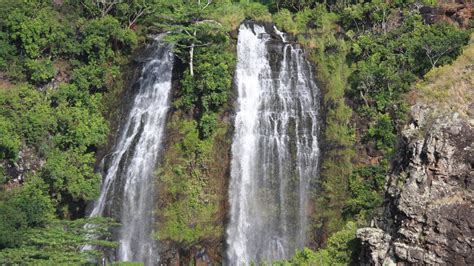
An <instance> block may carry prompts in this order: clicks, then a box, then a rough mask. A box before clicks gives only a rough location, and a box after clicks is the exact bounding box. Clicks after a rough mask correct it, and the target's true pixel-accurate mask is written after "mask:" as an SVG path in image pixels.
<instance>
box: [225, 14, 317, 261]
mask: <svg viewBox="0 0 474 266" xmlns="http://www.w3.org/2000/svg"><path fill="white" fill-rule="evenodd" d="M273 33H275V34H274V36H275V35H276V36H280V38H281V39H282V40H277V39H276V37H272V36H271V35H270V34H269V33H267V32H266V30H265V28H264V27H263V26H260V25H257V24H250V23H244V24H243V25H241V27H240V29H239V37H238V43H237V56H238V62H237V69H236V81H235V82H236V86H237V89H238V94H239V95H238V110H237V114H236V118H235V133H234V138H233V144H232V162H231V182H230V188H229V197H230V199H229V200H230V205H231V210H230V223H229V226H228V229H227V245H228V249H227V259H228V263H229V264H230V265H242V264H243V265H248V264H250V263H252V262H255V263H257V264H258V263H260V262H262V261H266V262H271V261H274V260H278V259H284V258H289V257H290V256H292V255H293V254H294V252H295V250H297V249H301V248H302V247H304V245H305V244H306V240H307V239H306V234H307V229H308V225H307V217H308V215H309V214H308V213H307V212H308V209H309V208H310V206H309V197H310V195H309V192H308V191H309V187H310V184H311V181H312V180H314V179H315V178H317V176H318V157H319V148H318V132H319V126H318V110H319V90H318V88H317V86H316V84H315V81H314V76H313V74H312V69H311V66H310V64H309V63H308V62H307V61H306V60H305V58H304V55H303V51H302V49H301V48H300V47H299V46H298V45H297V44H294V43H287V42H285V38H284V36H283V34H282V33H281V32H279V31H275V30H274V32H273Z"/></svg>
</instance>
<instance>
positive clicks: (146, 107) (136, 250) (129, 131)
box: [91, 41, 173, 265]
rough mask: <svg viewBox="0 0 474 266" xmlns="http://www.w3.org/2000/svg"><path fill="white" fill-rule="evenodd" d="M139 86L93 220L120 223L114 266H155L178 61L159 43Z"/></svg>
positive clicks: (108, 165) (111, 156)
mask: <svg viewBox="0 0 474 266" xmlns="http://www.w3.org/2000/svg"><path fill="white" fill-rule="evenodd" d="M150 49H151V53H150V57H149V58H148V59H147V61H146V62H145V64H144V66H143V69H142V72H141V77H140V79H139V80H138V85H139V86H138V92H136V95H135V96H134V98H133V99H131V100H132V101H133V102H132V103H131V110H130V112H129V114H128V116H127V118H126V120H125V121H124V123H123V124H122V126H121V128H120V131H119V135H118V140H117V141H116V143H115V146H114V148H113V152H112V153H111V154H109V155H108V156H107V158H106V159H104V165H105V166H104V168H105V172H104V181H103V184H102V189H101V194H100V197H99V199H98V200H97V202H96V203H95V205H94V208H93V210H92V212H91V216H98V215H103V216H111V217H115V218H117V219H118V220H119V222H120V223H121V227H120V229H118V230H117V232H116V234H115V236H114V237H115V238H116V240H118V242H119V247H118V249H117V250H116V252H115V254H113V255H111V258H110V259H111V260H116V261H140V262H144V263H145V264H147V265H153V264H156V261H157V260H158V255H157V252H156V247H155V245H156V244H155V241H154V240H153V239H152V232H153V226H154V218H153V208H154V204H153V202H154V189H153V187H154V181H153V180H154V178H153V171H154V169H155V165H156V163H157V160H158V156H159V154H160V150H161V149H162V138H163V132H164V129H165V123H166V118H167V113H168V109H169V97H170V90H171V75H172V68H173V55H172V52H171V47H170V45H167V44H163V43H160V42H159V41H155V42H154V44H153V45H152V47H151V48H150Z"/></svg>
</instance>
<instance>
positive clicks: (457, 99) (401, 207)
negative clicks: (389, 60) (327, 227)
mask: <svg viewBox="0 0 474 266" xmlns="http://www.w3.org/2000/svg"><path fill="white" fill-rule="evenodd" d="M473 39H474V38H473ZM473 58H474V46H473V42H472V41H471V45H470V46H468V47H467V48H466V49H465V53H464V55H463V56H461V57H460V58H459V59H458V60H457V61H456V62H455V63H453V65H452V66H446V67H443V68H440V69H439V70H436V71H437V72H435V73H433V75H431V78H432V80H431V81H430V80H428V81H426V82H425V84H421V86H420V87H424V88H426V89H425V90H424V91H423V90H420V92H419V93H420V94H424V95H422V96H420V99H417V101H416V102H417V103H416V104H415V105H414V106H413V107H412V112H411V115H412V121H411V123H409V125H407V127H406V128H405V129H404V131H403V133H402V137H403V141H402V144H401V148H400V154H399V156H398V157H399V160H398V161H396V162H395V163H394V168H393V171H392V174H391V175H389V176H388V177H387V183H386V195H385V203H384V206H383V214H382V215H381V216H380V217H378V218H377V219H376V220H374V226H375V228H362V229H359V230H358V231H357V237H358V238H359V239H360V240H361V242H362V250H361V255H360V261H361V262H362V263H367V264H374V265H390V264H395V263H408V264H429V265H433V264H434V265H440V264H441V265H444V264H448V265H474V249H473V247H474V112H472V110H474V103H473V99H474V97H473V96H474V67H473V65H472V62H474V61H472V60H474V59H473ZM430 93H443V97H434V96H433V95H431V96H429V95H430Z"/></svg>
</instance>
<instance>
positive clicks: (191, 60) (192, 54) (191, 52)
mask: <svg viewBox="0 0 474 266" xmlns="http://www.w3.org/2000/svg"><path fill="white" fill-rule="evenodd" d="M193 36H194V37H196V31H194V32H193ZM193 56H194V40H193V42H192V43H191V48H190V49H189V73H190V74H191V77H194V67H193Z"/></svg>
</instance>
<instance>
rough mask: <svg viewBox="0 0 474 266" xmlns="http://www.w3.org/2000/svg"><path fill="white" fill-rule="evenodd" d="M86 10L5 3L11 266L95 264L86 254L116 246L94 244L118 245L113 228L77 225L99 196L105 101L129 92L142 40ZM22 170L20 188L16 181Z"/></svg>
mask: <svg viewBox="0 0 474 266" xmlns="http://www.w3.org/2000/svg"><path fill="white" fill-rule="evenodd" d="M81 2H82V1H81ZM86 2H87V1H86ZM92 2H94V1H90V3H92ZM85 4H86V5H87V3H85ZM86 5H83V4H82V3H80V2H79V1H77V2H76V1H65V2H64V3H58V4H54V3H53V1H42V0H37V1H13V0H1V1H0V8H1V9H2V11H3V12H2V14H1V15H0V29H1V34H0V46H1V48H2V49H1V50H2V51H1V52H0V75H1V77H2V79H4V80H8V82H7V83H5V84H6V85H3V83H2V85H1V86H2V87H0V106H1V108H0V168H1V171H0V174H1V175H2V176H1V182H2V183H1V184H0V186H1V189H0V263H1V264H21V263H27V264H71V263H72V264H77V263H85V262H87V261H90V260H91V259H92V260H93V259H96V258H99V257H100V256H102V254H101V253H102V252H98V251H91V252H80V249H81V246H83V245H85V244H94V245H98V246H104V247H110V246H114V245H115V244H114V243H112V242H109V241H100V240H92V239H91V240H89V239H88V238H89V236H90V235H96V236H98V237H99V239H100V238H101V237H105V236H106V235H108V228H109V227H110V226H113V225H114V223H112V222H111V221H108V220H100V221H99V220H97V221H95V220H74V221H69V220H68V219H70V218H78V217H80V216H82V215H83V212H84V207H85V203H86V202H87V201H90V200H93V199H95V198H96V197H97V195H98V193H99V188H100V182H101V177H100V175H99V174H97V173H96V172H95V171H94V164H95V160H96V158H95V151H96V150H97V149H98V148H99V147H100V146H101V145H104V144H106V141H107V137H108V134H109V126H108V122H107V120H106V118H105V116H104V111H106V110H104V107H103V106H104V102H103V101H104V95H105V94H106V93H110V92H111V91H112V90H114V89H115V87H114V82H115V81H116V82H117V83H120V79H121V77H120V76H121V75H120V66H121V65H122V64H124V63H126V62H127V58H126V56H127V55H129V54H130V52H131V51H132V49H133V48H134V47H135V46H136V44H137V36H136V33H135V32H133V31H132V30H130V29H128V28H127V27H124V25H123V24H122V23H121V20H120V18H115V17H113V16H110V15H108V14H101V15H93V16H91V15H90V14H86V13H85V12H83V8H85V6H86ZM91 7H93V8H95V9H99V8H100V7H99V6H97V5H95V4H94V5H93V6H91ZM94 14H95V13H94ZM97 14H98V13H97ZM4 86H5V87H4ZM15 168H16V169H20V170H19V171H20V172H19V173H18V174H21V175H20V176H21V179H19V180H13V179H12V176H10V175H8V171H7V169H15ZM18 174H17V175H18ZM61 219H62V220H61ZM86 223H90V224H93V225H94V226H92V227H88V228H84V225H85V224H86Z"/></svg>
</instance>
